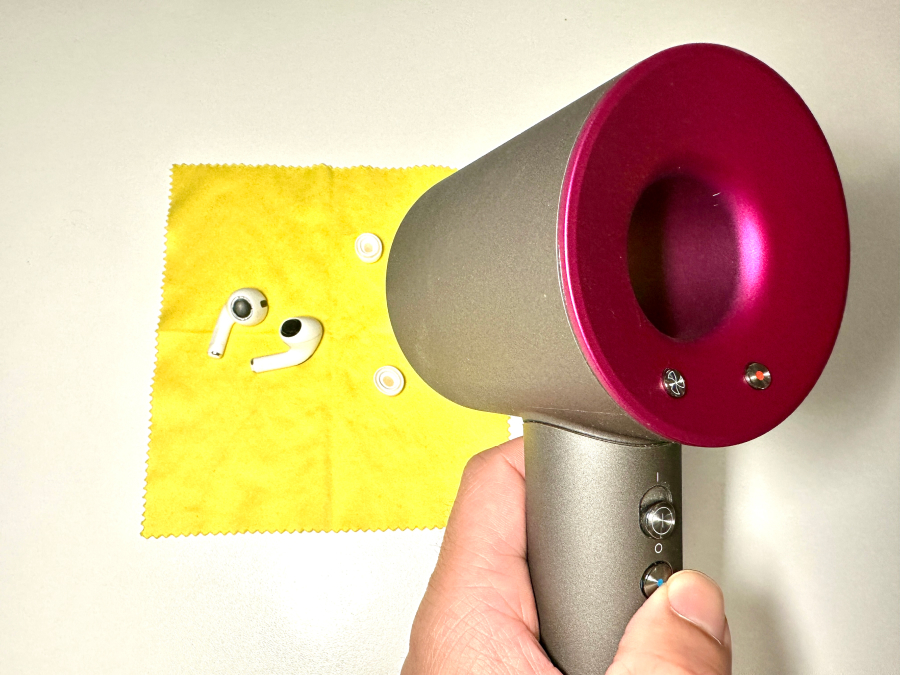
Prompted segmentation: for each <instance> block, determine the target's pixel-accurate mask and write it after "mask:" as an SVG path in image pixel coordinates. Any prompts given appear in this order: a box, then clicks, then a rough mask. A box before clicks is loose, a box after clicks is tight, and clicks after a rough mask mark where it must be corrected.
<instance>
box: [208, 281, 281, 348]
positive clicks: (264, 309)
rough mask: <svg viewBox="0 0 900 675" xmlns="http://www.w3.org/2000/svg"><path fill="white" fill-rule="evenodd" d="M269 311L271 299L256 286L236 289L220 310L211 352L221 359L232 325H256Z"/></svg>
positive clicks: (211, 342) (211, 341)
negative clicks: (267, 298)
mask: <svg viewBox="0 0 900 675" xmlns="http://www.w3.org/2000/svg"><path fill="white" fill-rule="evenodd" d="M268 313H269V301H268V300H266V296H265V295H263V294H262V291H259V290H257V289H255V288H241V289H238V290H236V291H235V292H234V293H232V294H231V296H230V297H229V298H228V302H226V303H225V306H224V307H222V311H221V312H219V320H218V321H216V327H215V328H214V329H213V334H212V340H210V342H209V349H208V350H207V352H206V353H207V354H209V355H210V356H211V357H213V358H214V359H221V358H222V354H223V353H224V352H225V345H226V344H227V343H228V336H229V335H231V327H232V326H233V325H234V324H236V323H239V324H242V325H244V326H255V325H256V324H258V323H260V322H261V321H262V320H263V319H265V318H266V314H268Z"/></svg>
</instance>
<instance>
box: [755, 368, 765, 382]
mask: <svg viewBox="0 0 900 675" xmlns="http://www.w3.org/2000/svg"><path fill="white" fill-rule="evenodd" d="M756 379H757V380H759V381H760V382H762V381H763V380H764V379H766V374H765V373H764V372H763V371H761V370H757V371H756Z"/></svg>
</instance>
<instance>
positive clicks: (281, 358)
mask: <svg viewBox="0 0 900 675" xmlns="http://www.w3.org/2000/svg"><path fill="white" fill-rule="evenodd" d="M315 344H318V343H315ZM314 351H315V346H313V348H312V349H303V348H302V345H301V347H296V348H294V349H289V350H287V351H286V352H280V353H278V354H270V355H269V356H257V357H256V358H253V359H250V369H251V370H252V371H253V372H254V373H264V372H266V371H268V370H278V369H279V368H290V367H291V366H298V365H300V364H301V363H303V362H304V361H306V360H307V359H309V357H310V356H312V355H313V352H314Z"/></svg>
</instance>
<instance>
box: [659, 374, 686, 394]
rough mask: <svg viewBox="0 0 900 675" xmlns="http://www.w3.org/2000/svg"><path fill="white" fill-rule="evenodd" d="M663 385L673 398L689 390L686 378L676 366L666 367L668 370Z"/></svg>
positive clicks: (664, 375)
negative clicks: (685, 381)
mask: <svg viewBox="0 0 900 675" xmlns="http://www.w3.org/2000/svg"><path fill="white" fill-rule="evenodd" d="M663 386H664V387H665V388H666V393H668V394H669V396H671V397H672V398H681V397H682V396H684V395H685V393H686V391H687V385H685V383H684V378H683V377H682V376H681V373H679V372H678V371H677V370H675V369H674V368H666V372H664V373H663Z"/></svg>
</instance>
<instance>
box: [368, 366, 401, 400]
mask: <svg viewBox="0 0 900 675" xmlns="http://www.w3.org/2000/svg"><path fill="white" fill-rule="evenodd" d="M405 384H406V380H404V379H403V373H401V372H400V371H399V370H397V369H396V368H394V366H382V367H381V368H379V369H378V370H376V371H375V387H376V388H377V389H378V391H380V392H381V393H382V394H385V395H386V396H396V395H397V394H399V393H400V392H401V391H403V386H404V385H405Z"/></svg>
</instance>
